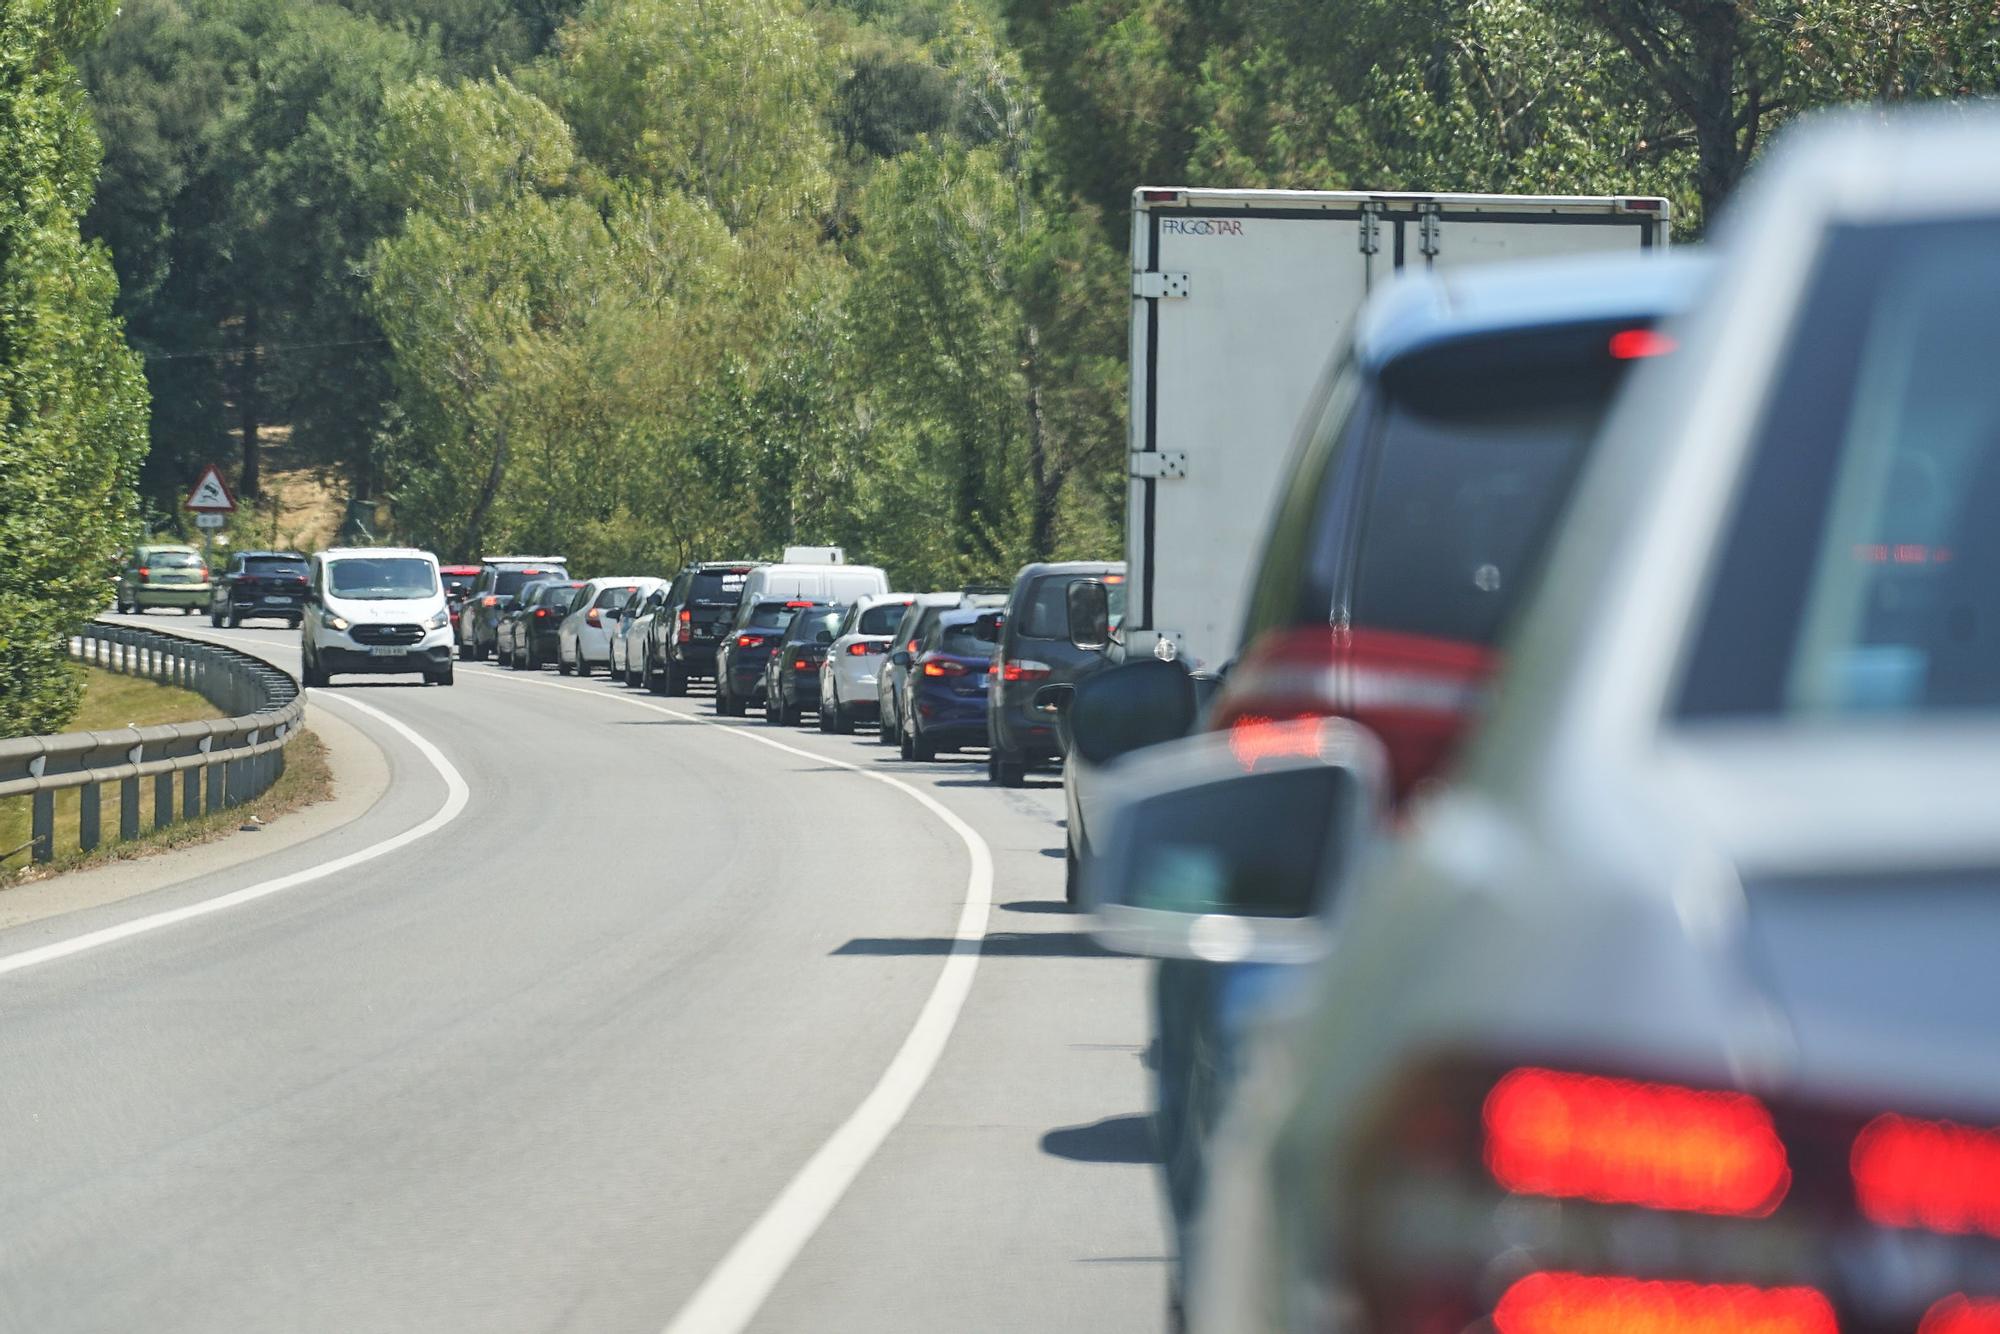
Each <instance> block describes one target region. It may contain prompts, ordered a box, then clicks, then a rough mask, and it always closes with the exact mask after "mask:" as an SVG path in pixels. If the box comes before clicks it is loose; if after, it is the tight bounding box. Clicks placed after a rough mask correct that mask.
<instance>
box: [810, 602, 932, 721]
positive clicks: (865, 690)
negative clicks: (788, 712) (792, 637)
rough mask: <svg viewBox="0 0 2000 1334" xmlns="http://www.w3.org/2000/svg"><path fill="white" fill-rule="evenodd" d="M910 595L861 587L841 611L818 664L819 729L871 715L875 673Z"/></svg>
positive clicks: (877, 704)
mask: <svg viewBox="0 0 2000 1334" xmlns="http://www.w3.org/2000/svg"><path fill="white" fill-rule="evenodd" d="M916 600H917V595H916V594H914V593H867V594H864V595H863V596H861V597H860V598H857V599H856V600H855V603H854V605H853V606H851V607H849V608H848V609H847V614H846V615H845V616H843V617H841V619H840V624H839V626H838V627H836V628H835V629H834V632H833V643H832V644H831V645H829V646H828V647H827V651H826V658H825V660H824V661H823V662H821V663H820V668H819V730H820V731H822V732H840V733H843V734H845V733H848V732H852V731H853V730H854V726H855V723H856V722H860V721H868V722H872V721H874V719H875V717H876V713H877V710H878V709H880V707H881V704H880V701H879V699H878V697H877V695H876V693H875V687H876V679H875V678H876V676H877V675H878V674H879V673H880V672H881V670H882V664H883V663H884V661H886V660H887V658H888V655H889V650H891V649H893V648H894V647H895V642H894V641H895V637H896V626H897V625H898V624H899V623H900V622H901V621H902V619H903V613H904V612H906V611H908V610H909V609H910V605H911V604H912V603H914V602H915V601H916Z"/></svg>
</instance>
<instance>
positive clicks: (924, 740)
mask: <svg viewBox="0 0 2000 1334" xmlns="http://www.w3.org/2000/svg"><path fill="white" fill-rule="evenodd" d="M910 752H911V754H912V756H913V757H914V758H916V759H918V760H921V761H923V762H925V763H929V762H930V761H931V760H934V759H936V758H937V745H936V743H934V742H933V741H932V740H931V739H930V738H929V737H927V736H925V735H924V733H923V729H922V728H916V727H913V728H911V729H910Z"/></svg>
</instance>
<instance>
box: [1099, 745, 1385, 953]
mask: <svg viewBox="0 0 2000 1334" xmlns="http://www.w3.org/2000/svg"><path fill="white" fill-rule="evenodd" d="M1386 774H1387V764H1386V761H1385V760H1384V758H1383V754H1382V748H1381V743H1380V742H1379V741H1377V740H1376V739H1375V738H1374V736H1373V735H1371V734H1370V733H1369V732H1367V731H1366V730H1365V729H1363V728H1361V727H1358V726H1356V725H1355V724H1354V723H1352V722H1349V721H1348V720H1346V719H1344V718H1305V719H1288V720H1285V721H1281V722H1271V723H1262V724H1255V725H1252V726H1248V727H1239V728H1236V729H1233V730H1231V731H1229V732H1226V733H1217V734H1211V735H1207V736H1201V737H1195V738H1191V739H1189V740H1187V741H1183V742H1180V743H1178V744H1175V745H1173V746H1170V747H1162V748H1161V749H1159V750H1157V751H1154V752H1152V753H1151V754H1148V755H1144V756H1138V757H1135V758H1134V759H1133V760H1132V761H1131V762H1130V763H1129V764H1128V765H1125V766H1121V767H1120V770H1119V773H1118V781H1117V783H1116V785H1115V790H1113V791H1111V792H1108V793H1107V796H1108V797H1109V798H1110V800H1111V802H1112V808H1111V814H1110V819H1109V821H1108V829H1107V831H1106V834H1105V836H1104V839H1103V841H1102V842H1101V843H1099V844H1098V850H1097V854H1096V855H1095V856H1093V857H1092V858H1091V859H1090V861H1089V862H1088V863H1087V864H1086V866H1085V869H1084V880H1083V895H1084V900H1085V902H1086V904H1087V905H1088V906H1089V907H1090V909H1091V911H1092V912H1093V913H1094V919H1093V922H1092V926H1091V934H1092V935H1093V936H1094V937H1095V938H1096V939H1097V940H1098V942H1099V943H1100V944H1102V945H1104V946H1106V947H1107V948H1110V949H1114V950H1118V951H1120V952H1122V953H1126V954H1141V955H1148V956H1150V957H1153V958H1160V959H1202V960H1207V961H1209V962H1214V963H1233V962H1257V963H1303V962H1307V961H1309V960H1311V959H1314V958H1317V957H1319V956H1321V955H1323V954H1324V953H1325V951H1326V949H1327V947H1328V945H1329V944H1330V936H1329V934H1328V930H1327V921H1328V917H1329V911H1328V910H1329V909H1330V908H1331V907H1332V906H1333V904H1334V902H1335V901H1336V899H1337V896H1338V895H1339V893H1340V891H1341V890H1342V889H1343V888H1344V887H1345V885H1346V883H1347V882H1348V881H1349V880H1350V879H1351V878H1352V876H1353V873H1354V871H1355V869H1356V867H1357V866H1358V865H1359V864H1360V863H1361V860H1362V853H1363V852H1364V850H1365V849H1366V847H1367V846H1368V843H1369V841H1370V839H1372V838H1373V837H1374V835H1375V832H1376V829H1377V827H1378V823H1379V821H1380V818H1381V812H1382V810H1383V809H1384V797H1383V794H1384V792H1385V791H1386V790H1387V789H1386Z"/></svg>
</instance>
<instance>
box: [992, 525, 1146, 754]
mask: <svg viewBox="0 0 2000 1334" xmlns="http://www.w3.org/2000/svg"><path fill="white" fill-rule="evenodd" d="M1079 581H1082V582H1101V583H1103V584H1104V585H1105V586H1106V588H1107V590H1108V591H1109V592H1110V593H1111V595H1112V614H1113V618H1114V620H1115V619H1116V618H1117V615H1118V613H1120V612H1122V611H1123V609H1124V592H1125V566H1124V564H1123V563H1122V562H1117V563H1113V562H1106V561H1067V562H1064V563H1062V564H1059V565H1026V566H1023V567H1022V568H1021V572H1020V573H1019V574H1018V575H1016V576H1014V592H1013V594H1012V595H1011V596H1009V597H1008V599H1007V612H1006V619H1005V620H1004V621H1003V622H1002V623H1001V626H1000V644H999V648H998V650H997V652H996V653H995V655H994V657H995V661H994V668H995V679H994V682H993V688H992V689H991V690H990V691H988V692H987V699H986V708H987V715H986V721H987V731H988V732H989V734H990V735H991V738H992V747H993V749H992V750H991V752H990V753H989V754H988V756H987V760H986V775H987V777H989V778H991V779H992V780H993V781H994V782H996V783H998V784H1000V785H1001V786H1002V787H1019V786H1021V783H1022V781H1023V779H1024V777H1025V775H1026V774H1027V771H1028V766H1029V765H1031V764H1036V763H1039V762H1043V761H1047V760H1052V759H1054V758H1056V756H1058V755H1060V754H1061V753H1062V746H1061V743H1060V742H1059V741H1058V740H1057V738H1056V725H1055V718H1054V716H1053V715H1052V714H1050V713H1047V712H1045V711H1044V710H1042V709H1039V708H1036V707H1035V692H1036V691H1038V690H1040V689H1041V688H1042V687H1043V686H1048V685H1062V684H1065V683H1067V682H1073V681H1075V680H1077V679H1078V678H1079V677H1081V676H1083V675H1086V674H1087V673H1089V672H1091V671H1092V670H1094V669H1096V668H1097V667H1098V666H1099V665H1100V664H1101V663H1102V662H1103V654H1102V652H1101V651H1099V650H1095V649H1087V648H1078V647H1077V646H1076V645H1075V644H1072V643H1071V642H1070V637H1069V588H1070V585H1071V584H1073V583H1077V582H1079Z"/></svg>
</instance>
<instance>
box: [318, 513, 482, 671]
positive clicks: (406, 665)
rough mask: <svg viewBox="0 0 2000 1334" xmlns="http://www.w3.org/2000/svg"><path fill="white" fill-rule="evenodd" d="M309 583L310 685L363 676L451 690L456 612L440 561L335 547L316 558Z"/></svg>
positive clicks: (394, 550)
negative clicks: (389, 676)
mask: <svg viewBox="0 0 2000 1334" xmlns="http://www.w3.org/2000/svg"><path fill="white" fill-rule="evenodd" d="M310 580H311V582H310V584H309V585H308V587H307V591H306V604H305V611H304V614H303V616H302V618H301V620H300V622H299V656H300V659H301V661H302V663H303V667H302V669H301V671H300V676H301V677H302V678H303V679H304V681H305V684H307V685H309V686H324V685H326V684H327V682H328V680H329V679H330V678H331V677H333V676H334V675H335V674H336V673H360V672H368V673H380V672H422V673H423V675H424V679H425V680H426V681H428V682H429V683H430V684H432V685H440V686H448V685H450V684H451V679H452V634H451V608H450V606H449V605H448V604H447V603H446V601H445V594H444V583H443V581H442V580H440V579H439V577H438V560H437V557H436V556H433V555H432V554H431V553H430V552H428V551H418V550H416V549H415V548H412V547H335V548H332V549H331V550H327V551H318V552H314V553H313V558H312V566H311V571H310Z"/></svg>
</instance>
